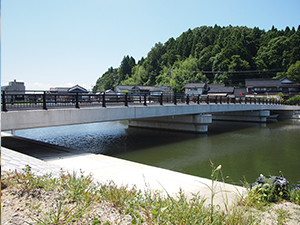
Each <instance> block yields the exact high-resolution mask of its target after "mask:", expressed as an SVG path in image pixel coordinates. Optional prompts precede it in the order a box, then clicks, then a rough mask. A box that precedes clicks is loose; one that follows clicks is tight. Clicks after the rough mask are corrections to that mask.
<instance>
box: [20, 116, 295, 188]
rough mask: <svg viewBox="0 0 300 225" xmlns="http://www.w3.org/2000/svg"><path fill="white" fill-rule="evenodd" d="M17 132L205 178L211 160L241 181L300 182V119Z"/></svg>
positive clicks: (234, 180)
mask: <svg viewBox="0 0 300 225" xmlns="http://www.w3.org/2000/svg"><path fill="white" fill-rule="evenodd" d="M16 135H18V136H22V137H26V138H31V139H35V140H40V141H43V142H47V143H51V144H56V145H60V146H64V147H68V148H70V149H72V151H74V152H78V151H80V152H89V153H96V154H105V155H110V156H114V157H118V158H121V159H126V160H130V161H135V162H139V163H143V164H148V165H152V166H157V167H160V168H166V169H170V170H174V171H179V172H182V173H186V174H191V175H196V176H200V177H206V178H210V174H211V171H212V167H211V162H213V164H214V165H215V166H218V165H222V172H223V175H224V178H225V179H226V181H227V182H230V183H233V184H238V185H241V184H242V182H245V180H246V181H247V182H249V183H252V182H254V181H255V180H256V178H257V177H258V176H259V175H260V174H264V175H281V174H283V175H284V176H285V177H286V178H287V179H288V180H289V182H290V183H292V184H298V183H299V182H300V172H299V171H300V169H299V168H300V120H285V121H280V122H273V123H268V124H265V125H261V124H256V123H241V122H213V124H211V125H210V126H209V132H208V133H207V134H194V133H182V132H173V131H161V130H153V129H142V128H130V127H128V124H127V122H125V121H120V122H105V123H93V124H82V125H73V126H63V127H49V128H39V129H30V130H18V131H16Z"/></svg>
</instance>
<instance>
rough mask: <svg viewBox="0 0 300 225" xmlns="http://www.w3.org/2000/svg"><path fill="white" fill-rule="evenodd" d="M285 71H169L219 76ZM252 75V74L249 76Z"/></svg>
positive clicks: (281, 70)
mask: <svg viewBox="0 0 300 225" xmlns="http://www.w3.org/2000/svg"><path fill="white" fill-rule="evenodd" d="M284 70H285V69H270V70H241V71H205V70H174V69H169V71H176V72H193V73H203V74H207V73H211V74H218V73H227V74H243V73H244V74H245V75H247V73H252V74H253V73H268V72H283V71H284ZM248 75H251V74H248Z"/></svg>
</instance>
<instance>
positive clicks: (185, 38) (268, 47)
mask: <svg viewBox="0 0 300 225" xmlns="http://www.w3.org/2000/svg"><path fill="white" fill-rule="evenodd" d="M284 76H287V77H288V78H290V79H292V80H294V81H296V82H300V25H299V26H298V28H297V30H296V29H295V28H294V27H293V28H292V29H290V28H289V27H286V29H285V30H278V29H276V28H275V27H274V26H273V27H272V29H270V30H268V31H265V30H261V29H259V28H257V27H254V28H248V27H245V26H235V27H234V26H227V27H220V26H218V25H215V26H214V27H211V26H201V27H197V28H195V29H193V30H191V29H189V30H187V31H186V32H183V33H182V34H181V35H180V36H179V37H178V38H176V39H174V38H173V37H172V38H170V39H169V40H168V41H166V42H165V43H164V44H163V43H160V42H158V43H156V44H155V45H154V47H152V48H151V50H150V51H149V52H148V54H147V57H146V58H143V57H142V58H141V59H140V60H139V61H138V62H136V60H135V59H134V58H133V57H132V56H124V58H123V60H122V61H121V64H120V67H119V68H112V67H110V68H109V69H108V70H107V71H106V72H105V73H104V74H103V75H102V76H101V77H99V78H98V80H97V81H96V84H95V86H94V88H93V91H94V92H99V91H105V90H107V89H113V88H114V86H116V85H151V86H168V85H170V86H171V87H172V88H173V89H174V90H175V91H176V92H181V91H182V90H183V87H184V85H185V84H186V83H190V82H206V83H215V84H218V83H223V84H225V85H230V86H235V87H242V86H243V85H244V81H245V79H249V78H274V77H276V78H281V77H284Z"/></svg>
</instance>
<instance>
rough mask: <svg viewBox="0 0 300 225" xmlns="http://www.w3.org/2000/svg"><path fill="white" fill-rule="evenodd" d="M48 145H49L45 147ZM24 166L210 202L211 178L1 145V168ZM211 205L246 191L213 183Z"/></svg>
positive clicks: (38, 171) (110, 159) (97, 157)
mask: <svg viewBox="0 0 300 225" xmlns="http://www.w3.org/2000/svg"><path fill="white" fill-rule="evenodd" d="M48 147H49V146H48ZM26 165H29V166H30V167H31V168H32V171H33V172H34V173H36V174H37V175H44V174H49V173H51V174H53V175H54V176H57V175H59V173H60V169H61V168H62V169H63V170H64V171H69V172H71V173H72V172H73V171H75V172H77V173H79V172H80V170H82V171H83V172H84V173H85V174H86V175H88V174H92V175H93V177H94V180H95V181H98V182H100V183H106V182H108V181H113V182H114V183H115V184H117V185H128V186H133V185H135V186H136V187H137V188H138V189H140V190H142V191H143V190H146V189H149V188H150V189H151V190H160V191H161V192H162V193H165V194H166V192H167V193H168V194H169V195H171V196H175V195H176V194H177V193H178V192H179V190H180V189H182V190H183V192H184V193H185V194H186V195H187V197H192V195H193V193H199V194H200V195H201V196H203V197H205V198H207V199H208V200H207V202H208V203H209V202H210V200H209V199H210V197H211V194H212V193H211V189H210V188H211V186H212V181H211V180H210V179H206V178H201V177H197V176H192V175H187V174H183V173H179V172H174V171H171V170H167V169H162V168H157V167H153V166H148V165H144V164H140V163H135V162H130V161H127V160H123V159H118V158H114V157H110V156H105V155H96V154H90V153H87V154H77V155H71V154H64V155H62V156H59V157H52V158H50V157H47V158H45V159H44V160H41V159H37V158H35V157H31V156H28V155H25V154H22V153H18V152H16V151H13V150H10V149H7V148H3V147H2V148H1V168H2V171H13V170H18V171H22V169H23V168H25V166H26ZM215 193H217V194H216V195H215V196H214V204H219V205H224V203H226V204H227V205H228V204H229V205H230V204H231V203H232V202H233V201H234V200H235V197H236V195H241V194H243V195H244V194H245V193H246V189H244V188H243V187H239V186H234V185H230V184H225V183H221V182H215Z"/></svg>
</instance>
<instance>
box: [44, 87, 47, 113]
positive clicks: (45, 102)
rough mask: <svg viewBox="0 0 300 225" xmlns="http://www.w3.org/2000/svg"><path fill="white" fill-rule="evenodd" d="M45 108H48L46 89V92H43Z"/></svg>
mask: <svg viewBox="0 0 300 225" xmlns="http://www.w3.org/2000/svg"><path fill="white" fill-rule="evenodd" d="M43 109H45V110H47V97H46V91H44V94H43Z"/></svg>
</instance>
